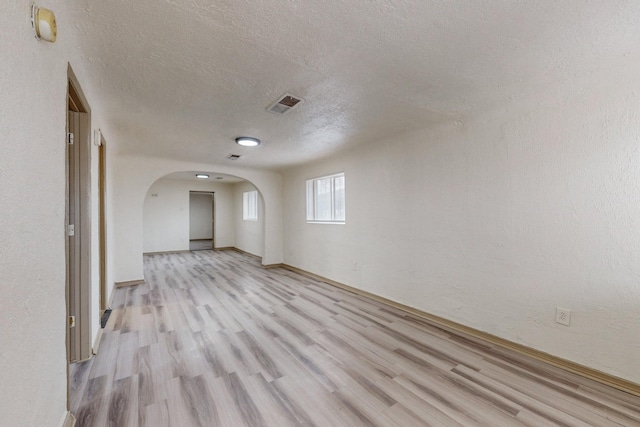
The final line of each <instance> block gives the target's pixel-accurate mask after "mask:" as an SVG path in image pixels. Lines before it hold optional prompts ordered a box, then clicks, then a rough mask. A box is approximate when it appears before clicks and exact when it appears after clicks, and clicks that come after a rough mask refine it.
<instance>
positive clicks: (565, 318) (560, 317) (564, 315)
mask: <svg viewBox="0 0 640 427" xmlns="http://www.w3.org/2000/svg"><path fill="white" fill-rule="evenodd" d="M556 323H560V324H561V325H565V326H569V325H570V324H571V310H569V309H567V308H562V307H556Z"/></svg>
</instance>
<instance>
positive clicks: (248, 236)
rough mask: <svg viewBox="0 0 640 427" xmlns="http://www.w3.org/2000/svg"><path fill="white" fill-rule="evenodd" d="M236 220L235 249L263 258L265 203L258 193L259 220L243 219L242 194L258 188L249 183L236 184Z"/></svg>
mask: <svg viewBox="0 0 640 427" xmlns="http://www.w3.org/2000/svg"><path fill="white" fill-rule="evenodd" d="M233 187H234V189H233V193H234V206H235V212H234V219H235V232H236V233H235V236H236V242H235V247H236V248H238V249H241V250H243V251H245V252H248V253H250V254H253V255H257V256H260V257H261V256H262V253H263V252H262V251H263V248H264V203H263V201H262V195H261V194H260V192H258V220H257V221H245V220H243V219H242V194H243V193H244V192H245V191H254V190H256V187H254V186H253V185H251V183H249V182H241V183H238V184H234V186H233Z"/></svg>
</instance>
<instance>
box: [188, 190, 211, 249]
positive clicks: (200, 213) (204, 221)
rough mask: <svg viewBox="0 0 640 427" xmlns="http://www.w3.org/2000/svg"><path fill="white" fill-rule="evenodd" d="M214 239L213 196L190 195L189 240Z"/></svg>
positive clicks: (202, 194) (204, 194) (205, 194)
mask: <svg viewBox="0 0 640 427" xmlns="http://www.w3.org/2000/svg"><path fill="white" fill-rule="evenodd" d="M212 238H213V195H212V194H207V193H190V194H189V239H190V240H204V239H212Z"/></svg>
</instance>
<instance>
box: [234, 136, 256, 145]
mask: <svg viewBox="0 0 640 427" xmlns="http://www.w3.org/2000/svg"><path fill="white" fill-rule="evenodd" d="M236 144H239V145H242V146H244V147H255V146H256V145H258V144H260V140H259V139H258V138H252V137H250V136H241V137H239V138H236Z"/></svg>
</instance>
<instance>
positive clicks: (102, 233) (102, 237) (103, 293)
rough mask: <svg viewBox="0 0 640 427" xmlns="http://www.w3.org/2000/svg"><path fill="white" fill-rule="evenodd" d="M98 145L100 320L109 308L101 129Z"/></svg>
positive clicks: (105, 189) (105, 201)
mask: <svg viewBox="0 0 640 427" xmlns="http://www.w3.org/2000/svg"><path fill="white" fill-rule="evenodd" d="M94 142H95V144H97V145H98V194H99V198H98V215H99V224H98V229H99V242H100V248H99V251H100V306H99V318H100V319H102V315H103V314H104V312H105V310H106V309H107V306H108V301H107V221H106V215H107V211H106V209H107V144H106V141H105V140H104V136H103V135H102V132H101V131H100V129H98V130H97V131H96V135H95V138H94Z"/></svg>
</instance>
